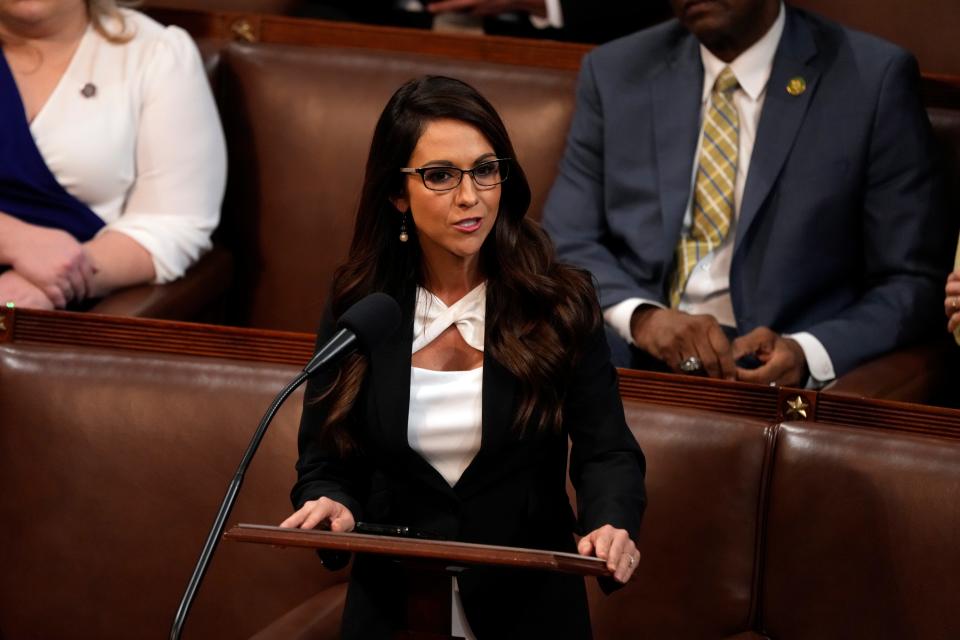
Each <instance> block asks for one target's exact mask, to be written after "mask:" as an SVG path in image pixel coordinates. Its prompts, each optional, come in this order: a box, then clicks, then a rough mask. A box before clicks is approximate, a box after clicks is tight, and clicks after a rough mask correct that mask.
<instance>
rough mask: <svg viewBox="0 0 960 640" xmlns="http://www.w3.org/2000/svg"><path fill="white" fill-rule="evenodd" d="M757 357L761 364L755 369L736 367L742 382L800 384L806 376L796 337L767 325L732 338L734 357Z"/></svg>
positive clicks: (804, 359) (801, 351)
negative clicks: (785, 334)
mask: <svg viewBox="0 0 960 640" xmlns="http://www.w3.org/2000/svg"><path fill="white" fill-rule="evenodd" d="M748 355H754V356H756V358H757V360H759V361H760V362H761V363H763V364H762V365H761V366H759V367H757V368H756V369H741V368H740V367H737V379H738V380H742V381H744V382H759V383H761V384H770V383H772V382H775V383H776V384H778V385H782V386H794V387H796V386H802V385H803V384H804V383H805V382H806V379H807V375H808V373H809V372H808V371H807V358H806V356H804V355H803V349H801V348H800V345H799V344H798V343H797V341H796V340H792V339H791V338H784V337H782V336H780V335H779V334H777V333H774V332H773V331H771V330H770V329H768V328H767V327H757V328H756V329H754V330H753V331H751V332H750V333H748V334H747V335H745V336H740V337H739V338H737V339H736V340H734V341H733V357H734V358H736V359H737V360H739V359H740V358H742V357H744V356H748Z"/></svg>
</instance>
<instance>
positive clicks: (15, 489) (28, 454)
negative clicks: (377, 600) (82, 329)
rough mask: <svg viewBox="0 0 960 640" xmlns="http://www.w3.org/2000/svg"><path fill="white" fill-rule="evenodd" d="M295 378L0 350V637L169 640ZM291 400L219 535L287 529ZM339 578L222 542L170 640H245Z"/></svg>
mask: <svg viewBox="0 0 960 640" xmlns="http://www.w3.org/2000/svg"><path fill="white" fill-rule="evenodd" d="M296 371H297V369H296V368H294V367H289V366H276V365H264V364H256V363H245V362H238V361H228V360H219V359H214V358H204V357H185V356H176V357H174V356H165V355H150V354H144V353H131V352H129V351H127V352H121V351H116V352H114V351H107V350H93V349H83V348H79V347H66V346H65V347H60V348H55V347H47V346H24V345H13V344H11V345H0V379H2V384H0V407H2V408H3V419H2V425H0V487H3V490H2V491H0V523H2V526H0V565H2V570H0V637H3V638H10V639H13V638H98V639H100V640H112V639H116V640H127V639H129V638H143V639H147V638H157V639H160V638H165V637H167V636H168V634H169V630H170V625H171V623H172V621H173V615H174V612H175V610H176V607H177V604H178V603H179V601H180V597H181V596H182V594H183V591H184V588H185V587H186V583H187V580H188V578H189V577H190V574H191V572H192V570H193V565H194V563H195V562H196V560H197V557H198V555H199V553H200V548H201V546H202V544H203V541H204V540H205V538H206V536H207V532H208V531H209V528H210V525H211V523H212V520H213V517H214V515H215V513H216V510H217V508H218V506H219V504H220V501H221V500H222V498H223V495H224V492H225V490H226V487H227V485H228V483H229V481H230V479H231V478H232V477H233V473H234V471H235V470H236V465H237V462H238V461H239V459H240V457H241V455H242V453H243V451H244V449H245V447H246V445H247V442H248V441H249V438H250V436H251V435H252V434H253V431H254V429H255V428H256V425H257V422H258V420H259V418H260V416H261V414H262V412H263V411H264V410H265V408H266V407H267V405H268V403H269V401H270V399H271V398H272V396H273V394H274V393H276V392H277V391H279V389H280V387H281V386H282V385H283V384H284V383H286V382H287V381H288V380H289V379H291V378H292V377H293V376H294V375H295V373H296ZM300 398H301V396H300V394H297V395H296V396H294V397H292V398H291V399H290V400H289V401H288V403H287V405H286V406H285V407H284V408H283V409H282V410H281V412H280V414H279V415H278V417H277V419H276V422H275V423H274V425H273V427H272V430H271V431H270V432H269V433H268V434H267V436H266V438H265V439H264V441H263V445H262V447H261V450H260V452H259V455H258V457H257V458H256V459H255V460H254V462H253V465H252V466H251V468H250V472H249V474H248V475H247V480H246V483H245V484H244V488H243V491H242V493H241V495H240V500H239V502H238V504H237V507H236V509H235V510H234V513H233V515H232V516H231V518H230V520H229V522H230V523H237V522H253V523H261V524H276V523H279V522H280V520H281V519H283V518H284V517H286V515H288V514H289V512H290V506H289V505H290V503H289V499H288V497H287V496H288V492H289V489H290V486H291V485H292V484H293V481H294V478H295V473H294V467H293V465H294V462H295V460H296V432H297V422H298V418H299V413H300V407H299V405H300V402H301V399H300ZM343 579H344V577H343V575H340V574H332V573H330V572H329V571H326V570H325V569H324V568H323V567H322V566H321V565H320V563H319V561H318V560H317V558H316V556H315V555H314V554H313V553H311V552H309V551H306V550H290V549H288V550H278V549H272V548H265V547H260V546H256V545H244V544H237V543H230V542H224V543H222V544H221V545H220V547H219V549H218V551H217V553H216V555H215V556H214V559H213V563H212V565H211V567H210V571H209V572H208V574H207V577H206V579H205V581H204V583H203V585H202V587H201V589H200V592H199V596H198V598H197V601H196V603H195V604H194V607H193V611H192V612H191V614H190V617H189V618H188V620H187V624H186V626H185V627H184V635H183V637H184V638H185V639H190V638H246V637H250V636H251V635H252V634H253V633H255V632H256V631H257V630H259V629H260V628H261V627H263V626H265V625H267V623H268V622H270V621H272V620H274V619H276V618H278V617H279V616H281V615H282V614H283V613H285V612H287V611H289V610H290V609H292V608H294V607H295V606H296V605H298V604H299V603H301V602H303V601H304V600H306V599H307V598H308V597H309V596H311V595H312V594H314V593H316V592H317V591H318V590H319V589H321V588H323V587H324V586H325V585H329V584H333V583H335V582H337V581H340V580H343Z"/></svg>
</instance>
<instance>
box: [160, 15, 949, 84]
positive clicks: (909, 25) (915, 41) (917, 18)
mask: <svg viewBox="0 0 960 640" xmlns="http://www.w3.org/2000/svg"><path fill="white" fill-rule="evenodd" d="M358 1H360V0H358ZM583 1H584V2H589V0H583ZM304 2H305V0H147V1H146V2H144V4H145V5H146V6H158V7H160V6H162V7H187V8H194V9H202V10H205V11H251V12H257V13H286V12H290V11H294V10H295V9H296V7H298V6H300V5H302V4H303V3H304ZM791 4H793V5H794V6H797V7H801V8H804V9H809V10H810V11H814V12H816V13H819V14H821V15H824V16H826V17H828V18H831V19H833V20H836V21H838V22H842V23H844V24H846V25H848V26H851V27H854V28H856V29H860V30H862V31H867V32H869V33H874V34H876V35H878V36H880V37H882V38H886V39H887V40H890V41H892V42H896V43H897V44H899V45H900V46H902V47H905V48H907V49H909V50H910V51H912V52H913V53H914V54H915V55H916V56H917V58H918V59H919V61H920V68H921V70H923V71H924V72H926V73H944V74H953V75H960V0H791Z"/></svg>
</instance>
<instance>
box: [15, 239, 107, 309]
mask: <svg viewBox="0 0 960 640" xmlns="http://www.w3.org/2000/svg"><path fill="white" fill-rule="evenodd" d="M11 246H16V253H15V255H13V256H12V259H11V261H10V265H11V266H12V267H13V269H14V270H15V271H16V272H17V273H19V274H20V276H22V277H23V278H26V279H27V280H29V281H30V282H31V283H32V284H33V285H34V286H35V287H37V288H38V289H40V291H42V292H43V294H44V295H45V296H46V297H47V298H48V299H49V300H50V301H51V302H52V303H53V304H54V305H55V306H57V307H60V308H62V307H65V306H67V303H68V302H70V301H71V300H83V299H84V298H85V297H87V292H88V291H89V290H90V288H91V286H92V285H91V282H92V279H93V266H92V265H91V263H90V260H89V259H88V257H87V254H86V252H85V251H84V250H83V246H82V245H81V244H80V243H79V242H77V241H76V239H75V238H74V237H73V236H71V235H70V234H69V233H67V232H66V231H61V230H59V229H47V228H44V227H38V226H34V225H26V224H25V225H22V226H20V227H18V229H17V237H16V238H15V239H13V241H12V242H11Z"/></svg>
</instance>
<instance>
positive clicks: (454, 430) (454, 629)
mask: <svg viewBox="0 0 960 640" xmlns="http://www.w3.org/2000/svg"><path fill="white" fill-rule="evenodd" d="M486 299H487V296H486V285H485V284H481V285H480V286H478V287H476V288H475V289H473V290H472V291H470V292H469V293H468V294H467V295H465V296H464V297H463V298H461V299H460V300H458V301H457V302H455V303H454V304H452V305H450V306H449V307H448V306H447V305H445V304H444V303H443V301H442V300H440V298H438V297H436V296H435V295H433V294H432V293H430V292H429V291H427V290H426V289H423V288H419V289H417V308H416V311H415V312H414V319H413V331H414V340H413V347H412V351H413V353H416V352H417V351H419V350H420V349H422V348H423V347H425V346H427V345H428V344H430V343H431V342H433V340H434V339H436V337H437V336H439V335H440V334H441V333H443V332H444V331H446V329H447V328H448V327H450V326H451V325H453V326H456V327H457V330H458V331H459V332H460V335H461V336H462V337H463V339H464V341H466V343H467V344H469V345H470V346H472V347H473V348H475V349H477V350H478V351H483V332H484V316H485V310H486ZM482 405H483V367H478V368H476V369H470V370H467V371H434V370H432V369H421V368H419V367H413V368H412V370H411V372H410V409H409V414H408V416H407V442H408V443H409V444H410V448H411V449H413V450H414V451H416V452H417V453H418V454H420V455H421V456H422V457H423V458H424V459H425V460H426V461H427V462H429V463H430V464H431V466H433V468H434V469H436V470H437V471H438V472H439V473H440V475H441V476H443V479H444V480H446V481H447V484H449V485H450V486H451V487H452V486H454V485H455V484H456V483H457V481H458V480H459V479H460V476H461V475H463V472H464V471H465V470H466V468H467V467H468V466H469V465H470V462H471V461H472V460H473V458H474V456H476V455H477V452H478V451H480V441H481V437H482V431H483V429H482V425H483V411H482ZM451 591H452V593H451V596H452V597H451V603H450V606H451V610H450V614H451V629H450V631H451V634H452V635H453V636H455V637H460V638H466V639H467V640H475V638H476V636H475V635H474V633H473V631H472V630H471V629H470V624H469V622H468V621H467V617H466V615H465V614H464V612H463V603H462V601H461V600H460V588H459V585H458V584H457V580H456V578H451Z"/></svg>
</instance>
